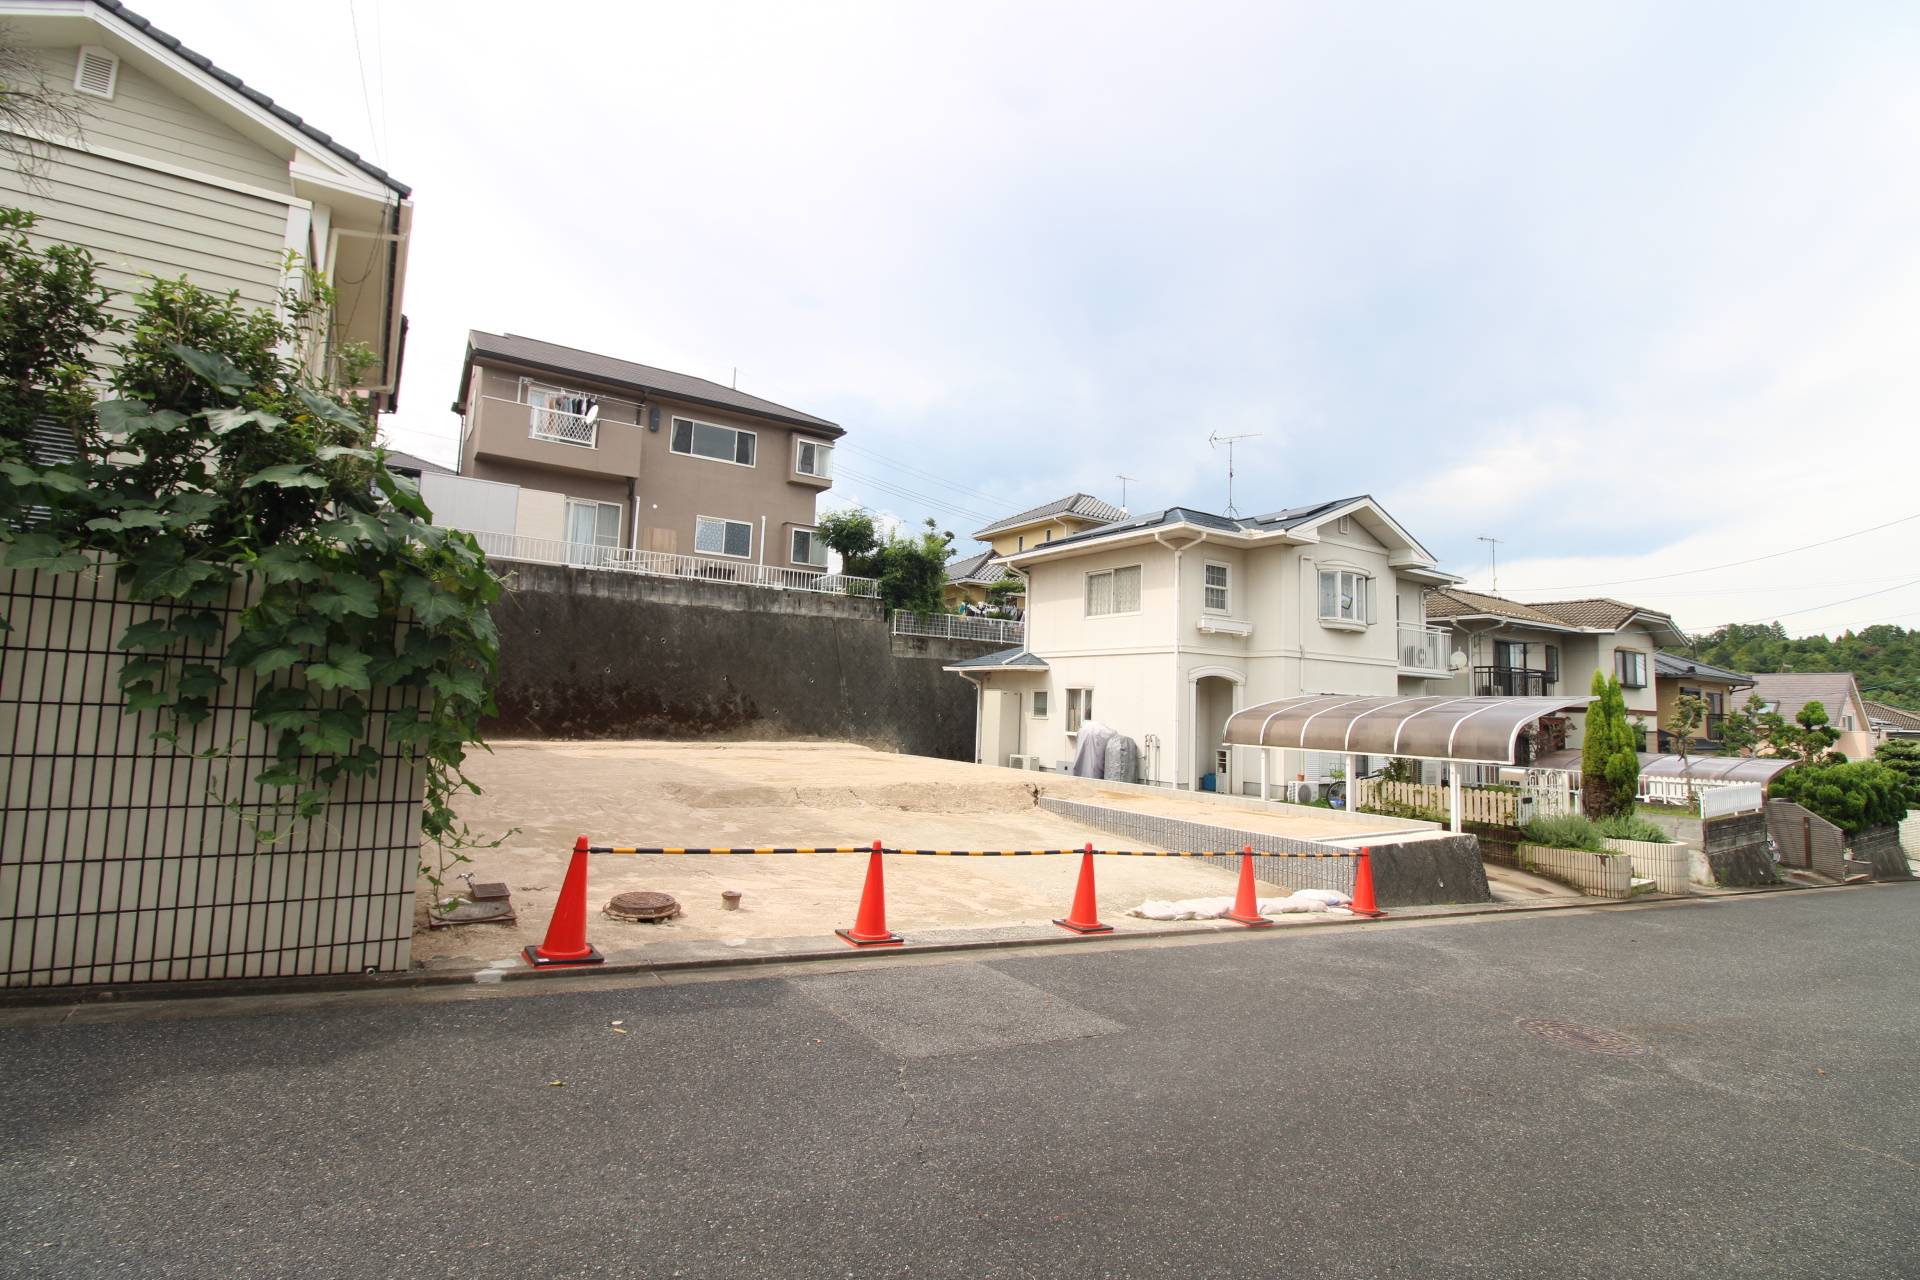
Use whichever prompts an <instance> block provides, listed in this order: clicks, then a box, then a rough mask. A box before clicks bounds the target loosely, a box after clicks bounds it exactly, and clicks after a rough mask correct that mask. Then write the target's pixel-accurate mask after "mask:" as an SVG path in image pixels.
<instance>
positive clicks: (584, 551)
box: [560, 498, 627, 564]
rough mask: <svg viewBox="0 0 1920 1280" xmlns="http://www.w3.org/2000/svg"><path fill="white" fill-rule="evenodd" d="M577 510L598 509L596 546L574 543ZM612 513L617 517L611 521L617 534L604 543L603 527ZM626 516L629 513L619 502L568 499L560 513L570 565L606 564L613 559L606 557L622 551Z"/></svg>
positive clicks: (595, 530) (596, 514)
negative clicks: (574, 512)
mask: <svg viewBox="0 0 1920 1280" xmlns="http://www.w3.org/2000/svg"><path fill="white" fill-rule="evenodd" d="M575 507H592V508H594V526H595V528H594V535H593V541H592V542H576V541H575V540H574V539H573V536H572V534H573V511H574V508H575ZM609 511H610V512H612V513H613V519H612V521H611V523H612V525H613V532H612V533H611V534H609V535H604V536H605V537H606V541H604V542H603V541H601V538H602V536H603V535H602V534H601V533H600V531H599V526H600V525H601V524H602V523H603V522H604V520H603V517H604V515H605V513H607V512H609ZM626 513H627V509H626V508H625V507H624V506H622V505H621V504H620V503H618V502H601V501H600V500H599V499H597V498H568V499H567V500H566V502H565V504H564V505H563V506H562V508H561V512H560V541H561V545H562V546H563V547H564V548H565V549H566V560H567V563H568V564H602V563H605V562H606V561H607V560H608V559H609V558H610V557H608V556H607V555H606V553H607V552H609V551H617V550H619V549H620V525H621V523H622V519H623V517H625V515H626Z"/></svg>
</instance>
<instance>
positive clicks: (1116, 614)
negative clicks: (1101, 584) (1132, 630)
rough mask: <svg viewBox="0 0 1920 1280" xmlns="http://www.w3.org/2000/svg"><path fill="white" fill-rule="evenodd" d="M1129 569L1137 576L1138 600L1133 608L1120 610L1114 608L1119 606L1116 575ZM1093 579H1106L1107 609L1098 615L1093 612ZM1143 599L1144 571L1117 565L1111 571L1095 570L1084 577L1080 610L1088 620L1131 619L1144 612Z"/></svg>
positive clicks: (1144, 603) (1131, 565)
mask: <svg viewBox="0 0 1920 1280" xmlns="http://www.w3.org/2000/svg"><path fill="white" fill-rule="evenodd" d="M1129 569H1131V570H1132V571H1133V572H1134V573H1135V574H1137V575H1139V578H1138V581H1139V587H1138V591H1139V599H1136V600H1135V602H1134V607H1133V608H1131V609H1121V608H1118V607H1116V606H1118V604H1119V599H1118V594H1117V591H1116V587H1117V586H1118V585H1119V576H1118V575H1120V574H1122V573H1125V572H1127V571H1128V570H1129ZM1095 578H1105V579H1107V606H1108V607H1107V608H1106V609H1105V610H1103V611H1102V612H1099V613H1095V612H1094V611H1093V580H1094V579H1095ZM1145 597H1146V571H1145V570H1144V569H1143V568H1142V567H1141V566H1139V565H1137V564H1117V565H1115V566H1113V568H1111V569H1095V570H1093V571H1092V572H1090V573H1088V574H1087V575H1086V581H1085V584H1084V586H1083V588H1082V591H1081V596H1080V602H1081V608H1082V609H1084V610H1085V616H1086V617H1089V618H1131V617H1135V616H1137V615H1139V614H1140V613H1142V612H1144V611H1145V608H1146V601H1145Z"/></svg>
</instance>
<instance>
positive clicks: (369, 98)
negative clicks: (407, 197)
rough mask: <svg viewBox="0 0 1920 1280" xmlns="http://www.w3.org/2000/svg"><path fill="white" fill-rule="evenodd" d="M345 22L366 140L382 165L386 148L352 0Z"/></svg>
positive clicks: (385, 155)
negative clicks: (357, 78)
mask: <svg viewBox="0 0 1920 1280" xmlns="http://www.w3.org/2000/svg"><path fill="white" fill-rule="evenodd" d="M347 22H348V23H349V24H350V25H351V26H352V27H353V60H354V61H355V62H356V63H358V64H359V66H360V101H361V102H363V103H365V104H366V108H367V142H368V144H369V145H371V146H372V147H373V158H374V159H376V160H378V161H379V162H380V163H381V165H383V166H384V165H385V164H386V163H387V149H386V146H385V145H384V144H383V143H382V141H381V135H380V126H378V125H376V124H375V123H374V122H373V95H372V94H371V93H370V92H368V91H367V59H366V55H365V54H363V53H361V52H360V15H359V14H357V13H355V12H354V4H353V0H347Z"/></svg>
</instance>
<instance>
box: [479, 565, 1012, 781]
mask: <svg viewBox="0 0 1920 1280" xmlns="http://www.w3.org/2000/svg"><path fill="white" fill-rule="evenodd" d="M502 567H503V568H504V569H506V570H508V571H510V572H511V575H512V576H511V578H510V579H509V581H508V584H507V585H508V590H507V591H506V592H504V593H503V595H502V598H501V600H500V602H499V603H498V604H496V605H495V606H494V607H493V610H492V613H493V619H494V624H495V625H496V626H497V627H498V628H499V629H500V680H499V683H498V685H497V687H496V689H495V694H494V696H495V700H496V701H497V702H498V704H499V708H500V714H499V716H498V717H497V718H496V719H494V720H493V721H491V722H490V723H489V724H488V725H487V726H486V731H487V733H488V734H489V735H490V736H495V737H528V738H734V739H741V738H772V739H781V738H831V739H840V740H847V741H854V742H860V743H864V744H866V745H868V746H872V747H876V748H878V749H880V750H886V751H901V752H906V753H909V754H912V755H924V756H939V757H942V758H945V759H948V760H971V759H973V727H974V712H975V708H974V691H973V686H972V685H970V684H968V683H967V682H966V681H965V680H962V679H960V678H958V677H957V676H954V675H952V674H951V673H949V672H946V671H942V670H941V666H942V665H943V663H945V662H951V661H953V660H954V659H955V658H959V657H972V656H975V655H977V654H980V653H986V652H991V651H993V650H994V649H996V648H1004V647H1005V646H1002V645H993V644H986V643H980V642H974V641H957V640H941V641H933V642H926V643H923V644H921V645H918V646H906V647H905V649H899V648H898V647H897V646H896V644H895V640H894V637H892V636H891V635H890V634H889V629H888V626H887V622H886V614H885V611H884V610H883V609H882V608H881V606H880V604H879V603H878V602H877V601H873V600H860V599H852V598H848V597H844V596H828V595H815V594H812V593H810V592H803V591H775V590H771V589H768V588H764V587H749V586H743V585H740V584H737V583H730V582H710V581H704V580H699V579H682V578H656V577H649V576H643V575H639V574H628V573H611V572H608V571H606V570H596V569H582V568H570V567H566V566H562V565H536V564H521V563H517V562H513V563H508V564H505V565H503V566H502Z"/></svg>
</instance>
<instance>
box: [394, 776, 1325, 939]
mask: <svg viewBox="0 0 1920 1280" xmlns="http://www.w3.org/2000/svg"><path fill="white" fill-rule="evenodd" d="M493 747H494V750H493V754H491V755H485V754H482V755H480V756H479V757H478V758H476V759H475V760H474V761H473V762H472V769H471V773H472V776H473V777H474V779H475V781H477V782H478V783H479V784H480V785H481V786H482V787H483V788H485V791H486V794H485V795H482V796H476V797H469V798H467V800H466V801H465V802H464V803H463V804H462V805H461V812H462V815H463V816H464V817H465V818H466V820H467V822H468V823H469V824H470V825H471V826H472V827H473V828H474V829H475V830H476V831H479V832H484V833H487V834H488V835H489V836H496V835H499V834H500V833H502V832H504V831H506V830H508V829H510V828H514V827H518V828H519V829H520V830H519V833H518V834H516V835H513V836H510V837H508V839H507V841H506V843H505V844H504V845H502V846H501V848H499V849H497V850H492V851H487V852H482V853H476V854H474V855H473V862H472V863H471V864H469V865H467V866H465V867H463V868H461V869H462V870H468V871H471V872H473V874H474V878H475V879H477V880H481V881H487V880H504V881H506V882H507V883H508V884H509V885H511V886H512V888H513V901H514V905H515V907H516V908H517V909H518V911H519V913H520V923H519V925H518V926H507V925H471V926H464V927H460V928H455V929H446V930H434V931H429V930H427V929H426V927H425V919H426V916H425V908H426V904H427V903H428V902H429V901H430V894H429V893H428V892H427V889H428V888H429V886H424V885H423V889H422V895H421V909H420V912H419V915H418V920H419V925H420V927H419V928H418V930H417V934H416V937H415V940H414V956H415V958H416V959H421V960H426V959H432V958H434V957H439V956H474V957H477V958H480V959H489V960H490V959H495V958H504V957H507V956H511V955H514V954H516V953H517V952H518V950H519V948H520V947H522V946H525V945H527V944H528V943H537V942H539V941H540V939H541V938H542V937H543V936H544V934H545V931H546V926H547V921H548V919H549V917H550V915H551V913H552V910H553V903H554V899H555V898H556V896H557V895H558V893H559V889H560V881H561V877H562V876H563V875H564V873H565V870H566V863H567V856H568V851H569V850H570V849H571V848H572V846H573V841H574V838H575V837H576V836H579V835H586V836H587V837H589V838H590V840H591V841H592V843H594V844H609V845H650V846H665V847H675V846H701V847H705V846H711V845H732V846H754V845H760V846H766V845H774V846H791V845H799V846H820V845H826V846H838V845H862V846H864V845H870V844H871V843H872V842H873V841H875V840H881V841H884V842H885V843H886V844H887V845H889V846H891V847H906V848H937V849H1034V848H1071V847H1077V846H1079V845H1081V844H1084V843H1086V842H1087V841H1089V840H1092V841H1094V842H1095V843H1096V844H1098V845H1100V846H1101V847H1103V848H1105V847H1112V840H1113V838H1112V837H1111V836H1107V835H1104V834H1102V833H1100V832H1097V831H1094V830H1092V829H1091V828H1088V827H1083V826H1081V825H1080V824H1079V823H1075V822H1070V821H1068V820H1066V819H1064V818H1059V817H1056V816H1055V815H1053V814H1051V813H1048V812H1047V811H1046V810H1044V809H1041V808H1039V807H1038V806H1037V805H1036V803H1035V793H1034V786H1033V784H1031V783H1029V782H1027V781H1025V780H1023V779H1022V777H1021V776H1020V775H1018V774H1015V773H1012V772H1009V771H1007V770H1003V769H986V768H982V767H980V766H977V765H971V764H959V763H955V762H952V761H947V760H934V759H930V758H927V757H924V756H902V755H886V754H882V753H880V752H875V751H870V750H867V749H866V748H864V747H857V746H849V745H843V744H838V743H752V742H747V743H712V744H710V743H667V742H496V743H494V744H493ZM1046 785H1047V787H1048V789H1049V790H1050V791H1053V792H1055V793H1056V794H1062V795H1071V797H1072V798H1078V799H1085V800H1091V801H1097V802H1100V803H1111V802H1113V800H1115V799H1118V798H1119V797H1118V796H1102V795H1100V794H1099V789H1098V788H1097V787H1096V786H1095V785H1094V784H1091V783H1081V782H1078V781H1076V780H1073V779H1061V778H1058V777H1055V776H1052V775H1048V776H1047V778H1046ZM1155 800H1156V804H1161V803H1171V804H1176V805H1177V804H1179V803H1180V802H1179V801H1178V800H1177V799H1176V798H1174V797H1168V798H1167V799H1166V801H1160V800H1159V798H1158V797H1156V798H1155ZM1186 803H1187V804H1189V805H1191V806H1192V807H1193V808H1194V809H1195V810H1204V812H1198V813H1193V814H1188V815H1186V816H1193V817H1197V818H1199V819H1200V820H1202V821H1216V822H1217V821H1219V820H1220V817H1221V815H1220V813H1219V811H1218V810H1217V809H1213V808H1210V807H1208V806H1206V805H1205V804H1204V803H1203V802H1200V801H1188V802H1186ZM1249 816H1251V815H1249ZM1237 820H1238V818H1237V817H1236V821H1237ZM1276 823H1278V824H1281V825H1285V826H1286V831H1285V834H1288V835H1298V836H1302V837H1306V838H1312V837H1313V836H1316V835H1321V834H1326V832H1325V831H1323V830H1322V828H1323V827H1325V826H1328V824H1324V823H1322V822H1320V821H1319V820H1317V819H1300V820H1297V821H1290V820H1287V819H1276V818H1273V817H1271V816H1267V815H1262V824H1261V825H1262V826H1263V827H1264V826H1272V825H1275V824H1276ZM592 861H593V866H592V879H591V881H590V888H589V902H590V904H591V910H590V911H589V913H588V922H587V936H588V937H589V938H590V939H591V940H592V941H593V942H594V944H595V945H597V946H599V947H600V948H601V949H602V950H603V951H611V950H623V949H626V948H630V947H634V946H640V945H643V944H645V943H648V942H655V941H668V940H696V939H699V940H708V939H718V940H727V939H733V938H769V937H800V936H810V935H818V934H826V933H830V932H831V931H832V930H833V929H834V928H836V927H840V926H844V925H849V924H851V923H852V922H853V914H854V908H855V906H856V904H857V902H858V899H859V893H860V883H861V878H862V876H863V875H864V873H865V869H866V859H864V858H862V857H860V856H858V855H856V854H781V855H768V856H758V857H712V856H704V857H687V856H661V857H631V856H624V855H613V854H596V855H595V856H594V858H593V860H592ZM1098 871H1099V876H1100V902H1101V912H1102V915H1103V918H1105V919H1107V920H1108V921H1109V922H1116V921H1118V920H1119V919H1120V913H1121V912H1122V911H1124V910H1125V909H1126V908H1127V907H1130V906H1135V905H1138V904H1139V903H1140V902H1142V901H1144V900H1145V899H1148V898H1197V897H1209V896H1215V895H1219V894H1223V893H1229V892H1231V891H1232V884H1233V878H1232V876H1231V875H1229V874H1228V873H1226V872H1223V871H1221V870H1219V869H1217V868H1214V867H1209V866H1205V865H1202V864H1198V863H1195V862H1191V861H1187V860H1184V859H1171V858H1169V859H1141V860H1138V861H1135V860H1132V859H1123V858H1105V859H1102V860H1101V861H1100V862H1099V864H1098ZM1077 872H1078V861H1077V860H1076V859H1073V858H970V859H960V858H889V859H888V860H887V862H886V874H887V901H888V908H889V923H891V924H892V925H893V927H894V928H895V929H896V930H902V931H904V930H907V929H914V928H920V929H928V928H962V927H975V926H978V927H985V926H994V925H1009V924H1026V923H1034V922H1040V921H1045V920H1048V919H1051V918H1052V917H1054V916H1058V915H1064V914H1065V913H1066V909H1067V906H1068V904H1069V901H1070V899H1071V897H1072V892H1073V880H1074V876H1075V875H1076V874H1077ZM453 885H454V887H455V888H461V887H463V886H462V885H461V884H460V882H458V881H455V882H453ZM630 889H661V890H665V891H666V892H668V893H671V894H673V895H674V896H675V897H676V898H678V899H679V900H680V902H681V904H682V906H683V908H684V910H685V915H683V916H682V917H681V918H680V919H678V920H675V921H673V922H671V923H669V924H662V925H650V924H635V923H630V922H626V921H617V920H609V919H607V918H606V917H604V916H602V915H601V914H600V908H601V907H602V906H604V905H605V904H606V902H607V900H608V899H609V898H611V897H612V896H613V895H614V894H616V893H622V892H625V891H627V890H630ZM723 889H738V890H740V891H741V892H742V893H743V894H744V895H745V898H744V909H743V910H740V911H727V912H723V911H722V910H721V906H720V893H721V890H723Z"/></svg>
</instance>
